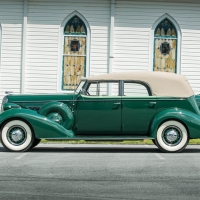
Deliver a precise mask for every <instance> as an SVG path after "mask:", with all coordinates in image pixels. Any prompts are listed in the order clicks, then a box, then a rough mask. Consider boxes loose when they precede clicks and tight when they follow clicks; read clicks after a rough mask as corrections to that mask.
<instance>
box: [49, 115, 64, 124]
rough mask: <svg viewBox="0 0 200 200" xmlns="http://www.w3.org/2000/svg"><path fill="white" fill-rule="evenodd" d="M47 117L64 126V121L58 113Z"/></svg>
mask: <svg viewBox="0 0 200 200" xmlns="http://www.w3.org/2000/svg"><path fill="white" fill-rule="evenodd" d="M47 117H48V118H49V119H50V120H52V121H54V122H56V123H58V124H60V125H62V124H63V119H62V117H61V115H60V114H58V113H55V112H53V113H50V114H48V115H47Z"/></svg>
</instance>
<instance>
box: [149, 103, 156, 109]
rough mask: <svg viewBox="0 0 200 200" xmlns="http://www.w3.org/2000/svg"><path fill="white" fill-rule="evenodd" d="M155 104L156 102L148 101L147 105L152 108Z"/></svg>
mask: <svg viewBox="0 0 200 200" xmlns="http://www.w3.org/2000/svg"><path fill="white" fill-rule="evenodd" d="M155 105H156V102H149V105H148V107H149V108H154V107H155Z"/></svg>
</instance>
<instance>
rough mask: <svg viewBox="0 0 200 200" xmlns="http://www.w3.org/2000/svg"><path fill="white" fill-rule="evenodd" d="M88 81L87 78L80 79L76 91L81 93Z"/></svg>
mask: <svg viewBox="0 0 200 200" xmlns="http://www.w3.org/2000/svg"><path fill="white" fill-rule="evenodd" d="M85 83H86V81H85V80H82V81H80V83H79V85H78V86H77V88H76V90H75V93H79V92H81V91H82V88H83V87H84V85H85Z"/></svg>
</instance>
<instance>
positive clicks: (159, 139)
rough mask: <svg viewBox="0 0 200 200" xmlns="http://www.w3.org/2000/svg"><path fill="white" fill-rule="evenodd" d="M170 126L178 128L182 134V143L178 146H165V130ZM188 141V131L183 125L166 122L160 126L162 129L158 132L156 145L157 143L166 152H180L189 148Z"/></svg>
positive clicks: (171, 121)
mask: <svg viewBox="0 0 200 200" xmlns="http://www.w3.org/2000/svg"><path fill="white" fill-rule="evenodd" d="M168 126H176V127H178V128H179V129H180V130H181V132H182V139H181V141H180V143H178V144H177V145H176V146H169V145H167V144H165V142H164V141H163V139H162V133H163V130H164V129H165V128H166V127H168ZM188 140H189V137H188V133H187V129H186V128H185V126H184V125H183V124H182V123H180V122H178V121H175V120H170V121H166V122H164V123H163V124H161V125H160V127H159V128H158V130H157V137H156V143H157V146H158V147H159V148H160V149H161V150H162V151H164V152H180V151H182V150H183V149H184V148H185V147H186V146H187V144H188Z"/></svg>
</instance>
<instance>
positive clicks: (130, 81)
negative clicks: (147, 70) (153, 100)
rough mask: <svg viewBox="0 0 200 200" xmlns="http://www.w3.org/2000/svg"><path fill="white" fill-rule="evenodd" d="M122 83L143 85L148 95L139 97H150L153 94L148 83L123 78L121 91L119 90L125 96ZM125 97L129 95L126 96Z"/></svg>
mask: <svg viewBox="0 0 200 200" xmlns="http://www.w3.org/2000/svg"><path fill="white" fill-rule="evenodd" d="M124 83H136V84H140V85H143V86H144V87H145V88H146V89H147V92H148V94H149V96H141V97H150V96H153V93H152V90H151V87H150V85H149V84H148V83H145V82H143V81H133V80H124V81H122V86H123V87H122V92H121V93H122V96H125V95H124ZM126 97H129V96H126ZM130 97H133V96H130ZM133 98H134V97H133Z"/></svg>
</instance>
